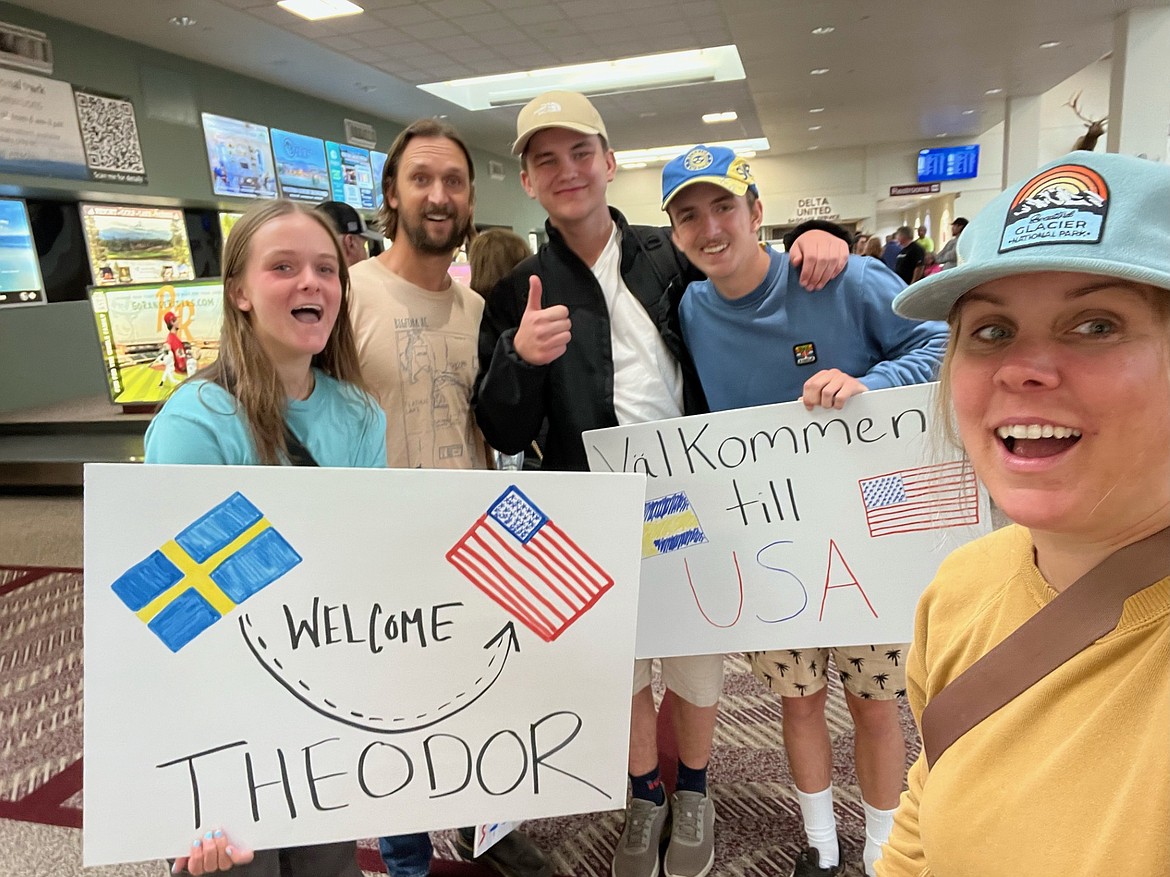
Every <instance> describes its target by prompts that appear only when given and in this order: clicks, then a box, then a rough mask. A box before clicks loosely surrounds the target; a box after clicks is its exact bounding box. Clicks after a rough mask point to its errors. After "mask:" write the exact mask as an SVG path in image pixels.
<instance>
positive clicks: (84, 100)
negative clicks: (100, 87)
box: [73, 89, 146, 185]
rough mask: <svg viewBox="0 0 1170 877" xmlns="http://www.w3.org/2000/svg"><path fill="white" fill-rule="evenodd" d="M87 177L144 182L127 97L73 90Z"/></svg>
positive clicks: (135, 127) (139, 145)
mask: <svg viewBox="0 0 1170 877" xmlns="http://www.w3.org/2000/svg"><path fill="white" fill-rule="evenodd" d="M73 98H74V100H75V101H76V103H77V119H78V122H79V123H80V125H81V140H82V143H83V144H84V146H85V160H86V164H87V165H88V166H89V172H90V176H91V177H92V178H93V179H95V180H102V181H104V182H110V183H137V184H139V185H145V183H146V164H145V163H144V162H143V160H142V141H141V140H140V139H139V137H138V121H137V119H135V117H134V104H133V103H131V102H130V101H129V100H128V99H127V98H123V97H113V96H111V95H104V94H95V93H93V92H89V91H82V90H79V89H74V92H73Z"/></svg>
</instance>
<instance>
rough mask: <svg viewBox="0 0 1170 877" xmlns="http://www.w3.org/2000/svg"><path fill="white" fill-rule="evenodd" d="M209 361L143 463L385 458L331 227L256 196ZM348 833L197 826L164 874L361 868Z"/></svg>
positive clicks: (234, 250) (322, 876)
mask: <svg viewBox="0 0 1170 877" xmlns="http://www.w3.org/2000/svg"><path fill="white" fill-rule="evenodd" d="M223 273H224V286H223V310H224V316H223V328H222V330H221V333H220V342H219V358H218V359H217V360H216V362H215V363H213V364H212V365H210V366H208V367H206V368H204V369H202V370H200V371H199V372H197V373H196V374H195V376H194V377H193V378H192V379H191V380H188V381H187V382H185V383H184V384H183V385H182V386H180V387H179V388H178V389H177V390H175V392H174V394H173V395H172V396H171V397H170V399H168V400H167V402H166V404H165V405H163V407H162V410H161V411H159V413H158V414H157V415H156V416H155V417H154V419H153V420H152V421H151V423H150V426H149V427H148V428H147V431H146V463H147V464H155V463H167V464H209V465H220V466H241V465H319V466H353V467H369V468H380V467H383V466H385V465H386V440H385V433H386V418H385V416H384V415H383V414H382V411H381V409H379V408H378V406H377V404H376V403H375V402H374V400H373V399H372V398H370V397H369V396H368V395H367V394H366V393H365V392H364V391H363V389H362V381H361V373H360V371H359V369H358V362H357V353H356V351H355V349H354V342H353V334H352V332H351V330H350V326H349V321H348V314H347V310H348V286H349V277H348V273H347V271H346V266H345V261H344V258H343V256H342V253H341V249H340V245H339V243H338V240H337V238H336V236H335V235H334V233H333V231H332V229H330V228H329V226H328V224H327V223H326V221H325V220H324V218H322V217H321V216H319V215H318V214H316V213H313V212H312V211H310V210H309V209H307V208H305V207H301V206H299V205H297V204H294V203H292V202H291V201H268V202H265V203H263V204H261V205H258V206H256V207H254V208H253V209H251V210H250V211H248V213H246V214H245V215H244V216H243V217H242V218H241V219H240V221H239V222H237V223H236V225H235V227H234V228H233V229H232V231H231V234H230V235H229V236H228V240H227V243H226V245H225V246H224V265H223ZM356 851H357V847H356V844H354V843H353V842H352V841H348V842H344V843H328V844H316V845H313V846H307V847H293V848H286V849H280V850H261V851H258V852H252V851H251V850H248V849H244V848H242V847H238V846H235V845H233V844H232V843H231V841H230V839H229V837H228V835H227V833H226V832H224V831H223V830H222V829H212V830H208V831H207V832H206V833H205V834H204V835H203V836H202V837H199V838H197V839H196V840H195V842H194V843H193V844H192V845H191V849H190V850H189V851H188V853H187V855H186V856H182V857H180V858H178V859H176V860H175V863H174V867H173V869H172V870H173V873H176V874H180V873H183V871H184V870H185V871H187V872H188V873H190V874H194V875H201V874H210V873H215V872H218V871H227V870H235V871H236V872H237V873H239V874H241V875H244V877H272V875H277V874H279V875H281V877H361V871H360V869H359V868H358V867H357V864H356V861H355V855H356Z"/></svg>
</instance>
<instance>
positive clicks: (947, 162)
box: [918, 144, 979, 183]
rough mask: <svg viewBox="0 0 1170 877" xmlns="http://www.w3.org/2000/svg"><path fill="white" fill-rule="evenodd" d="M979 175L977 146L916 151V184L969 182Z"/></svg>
mask: <svg viewBox="0 0 1170 877" xmlns="http://www.w3.org/2000/svg"><path fill="white" fill-rule="evenodd" d="M978 175H979V146H978V144H976V145H973V146H942V147H939V148H938V149H920V150H918V182H920V183H936V182H945V181H946V180H969V179H971V178H972V177H976V176H978Z"/></svg>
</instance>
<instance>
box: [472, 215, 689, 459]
mask: <svg viewBox="0 0 1170 877" xmlns="http://www.w3.org/2000/svg"><path fill="white" fill-rule="evenodd" d="M610 214H611V215H612V216H613V220H614V222H615V223H617V226H618V228H619V229H620V230H621V236H622V239H621V248H622V254H621V269H620V270H621V275H622V279H623V280H624V281H625V283H626V286H627V287H629V289H630V292H631V293H633V295H634V297H635V298H637V299H638V301H639V302H641V304H642V306H643V307H644V308H645V309H646V313H647V314H649V315H650V319H651V321H653V323H654V325H655V326H656V327H657V328H658V333H659V334H660V335H661V336H662V340H663V341H664V342H665V344H666V347H667V349H668V350H669V351H670V353H671V355H673V356H674V357H675V359H677V360H678V362H679V364H680V366H681V368H682V376H683V413H685V414H700V413H704V412H706V411H707V403H706V400H705V399H704V397H703V391H702V388H701V386H700V384H699V379H698V376H697V375H696V373H695V367H694V364H693V363H692V362H691V358H690V355H689V354H688V353H687V352H686V348H685V347H684V346H683V342H682V333H681V332H680V331H679V325H678V303H679V301H680V299H681V298H682V294H683V292H685V291H686V288H687V284H688V283H690V282H691V281H692V280H701V279H702V277H703V275H702V274H700V273H699V272H698V271H696V270H695V269H694V268H693V267H692V266H691V265H690V263H689V262H687V261H686V259H684V258H683V257H682V255H681V254H680V253H678V251H677V250H675V248H674V245H673V244H672V243H671V242H670V234H669V231H667V230H664V229H660V228H654V227H652V226H632V225H630V224H629V223H627V222H626V220H625V217H624V216H622V215H621V213H619V212H618V211H617V210H614V209H613V208H612V207H611V208H610ZM545 229H546V230H547V232H548V238H549V240H548V243H547V244H545V245H544V246H542V247H541V248H540V250H539V251H538V252H537V254H536V255H535V256H531V257H529V258H528V259H525V260H524V261H523V262H521V263H520V264H519V265H517V266H516V268H515V269H514V270H513V271H512V273H511V274H510V275H508V276H507V277H505V278H504V279H503V280H501V281H500V282H499V284H497V285H496V288H495V290H493V292H492V294H491V296H489V298H488V301H487V307H486V308H485V310H484V314H483V322H482V323H481V325H480V332H479V377H478V378H477V379H476V382H475V393H474V395H473V397H472V406H473V408H474V409H475V417H476V420H477V421H478V422H479V427H480V429H481V430H483V434H484V438H486V439H487V441H488V444H490V445H491V446H492V447H493V448H495V449H496V450H499V451H503V452H504V453H509V454H512V453H518V452H519V451H522V450H524V449H525V448H527V447H528V445H529V443H530V442H531V441H532V440H533V439H534V438H536V436H537V433H539V431H540V428H541V424H542V423H543V422H544V420H545V419H546V418H547V420H548V438H547V440H546V442H545V447H544V462H543V463H542V466H541V468H543V469H556V470H586V469H588V468H589V464H588V461H587V459H586V457H585V446H584V445H583V444H582V441H581V433H583V432H585V431H586V430H590V429H602V428H604V427H608V426H617V425H618V421H617V415H616V414H615V413H614V409H613V352H612V347H611V344H610V325H609V309H608V308H607V307H606V304H605V297H604V295H603V294H602V292H601V286H600V285H599V284H598V282H597V278H595V277H594V276H593V272H592V270H590V268H589V266H588V265H586V264H585V263H584V262H582V261H581V260H580V259H579V258H578V257H577V255H576V254H575V253H574V252H573V251H572V250H570V249H569V247H568V246H567V245H566V244H565V241H564V238H562V237H561V234H560V232H558V231H557V230H556V229H555V228H553V227H552V225H551V224H550V223H548V222H546V223H545ZM534 274H535V275H536V276H538V277H539V278H540V282H541V285H542V288H543V295H542V298H541V303H542V305H543V306H544V307H551V306H552V305H565V306H566V307H567V308H568V309H569V318H570V319H571V320H572V322H573V329H572V333H573V337H572V340H571V341H570V342H569V346H568V349H567V350H566V351H565V353H564V354H563V355H562V356H561V357H560V358H558V359H556V360H554V361H553V362H551V363H549V364H548V365H544V366H533V365H529V364H528V363H526V362H524V361H523V360H522V359H521V358H520V357H519V356H518V355H517V354H516V349H515V347H513V344H512V342H513V339H514V338H515V335H516V328H517V327H518V326H519V325H520V318H521V317H522V316H523V314H524V309H525V306H526V305H527V302H528V278H529V277H530V276H532V275H534Z"/></svg>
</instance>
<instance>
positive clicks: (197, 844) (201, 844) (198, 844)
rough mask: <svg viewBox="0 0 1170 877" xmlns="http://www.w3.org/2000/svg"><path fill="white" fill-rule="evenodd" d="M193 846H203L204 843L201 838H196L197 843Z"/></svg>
mask: <svg viewBox="0 0 1170 877" xmlns="http://www.w3.org/2000/svg"><path fill="white" fill-rule="evenodd" d="M191 846H193V847H199V846H203V841H202V840H200V839H199V838H195V843H193V844H191Z"/></svg>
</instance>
